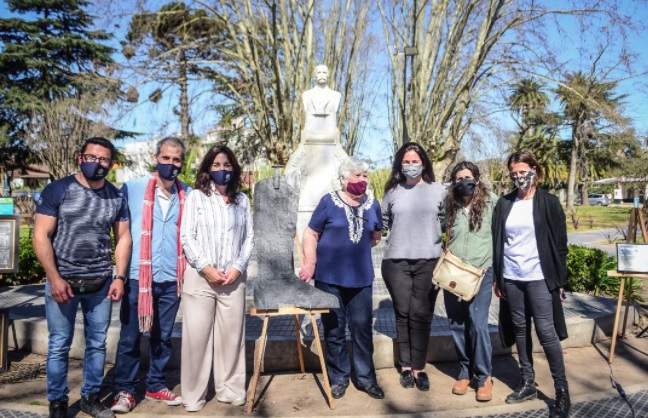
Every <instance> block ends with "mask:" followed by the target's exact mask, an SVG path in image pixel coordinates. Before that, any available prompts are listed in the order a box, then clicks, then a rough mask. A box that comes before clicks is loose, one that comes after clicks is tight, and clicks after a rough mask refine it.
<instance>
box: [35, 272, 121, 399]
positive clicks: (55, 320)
mask: <svg viewBox="0 0 648 418" xmlns="http://www.w3.org/2000/svg"><path fill="white" fill-rule="evenodd" d="M110 283H111V280H107V281H106V284H105V285H104V287H103V288H102V289H101V290H99V291H98V292H95V293H92V294H89V295H74V297H73V298H71V299H70V303H68V304H63V303H58V302H56V301H55V300H54V298H53V297H52V293H51V292H50V282H49V280H48V281H47V282H46V283H45V316H46V318H47V330H48V331H49V340H48V348H47V366H46V367H47V400H48V401H50V402H53V401H59V400H68V393H70V389H68V387H67V375H68V360H69V352H70V346H71V345H72V338H73V337H74V322H75V321H74V320H75V317H76V313H77V309H78V308H79V304H81V312H83V326H84V330H85V345H86V349H85V354H84V357H83V386H82V387H81V396H83V397H88V396H89V395H92V394H93V393H97V392H99V390H100V389H101V382H102V380H103V376H104V364H105V361H106V334H107V333H108V326H109V325H110V315H111V308H112V301H111V300H110V299H109V298H107V295H108V288H109V287H110Z"/></svg>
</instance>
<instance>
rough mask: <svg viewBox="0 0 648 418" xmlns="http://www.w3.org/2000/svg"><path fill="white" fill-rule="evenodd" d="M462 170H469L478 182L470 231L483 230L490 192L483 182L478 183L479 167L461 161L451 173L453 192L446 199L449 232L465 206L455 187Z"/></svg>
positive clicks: (474, 195) (473, 196)
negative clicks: (458, 174) (458, 213)
mask: <svg viewBox="0 0 648 418" xmlns="http://www.w3.org/2000/svg"><path fill="white" fill-rule="evenodd" d="M461 170H469V171H470V173H471V174H472V176H473V177H474V178H475V181H477V185H476V186H475V193H474V194H473V195H472V210H471V211H470V222H469V228H470V230H471V231H476V230H478V229H479V228H481V225H482V220H483V218H484V212H485V211H486V203H487V201H488V199H489V192H490V190H489V189H488V187H487V186H486V185H485V184H484V182H483V181H478V180H479V177H480V174H479V167H477V166H476V165H475V164H473V163H472V162H470V161H461V162H459V163H457V165H455V166H454V168H453V169H452V172H451V173H450V181H451V182H452V191H451V193H448V194H447V195H446V199H445V208H446V214H447V216H448V230H449V229H450V228H452V225H454V222H455V219H456V218H457V211H459V210H462V209H463V206H464V200H463V196H461V195H460V194H459V192H457V190H456V189H455V187H454V185H455V180H456V176H457V173H458V172H460V171H461Z"/></svg>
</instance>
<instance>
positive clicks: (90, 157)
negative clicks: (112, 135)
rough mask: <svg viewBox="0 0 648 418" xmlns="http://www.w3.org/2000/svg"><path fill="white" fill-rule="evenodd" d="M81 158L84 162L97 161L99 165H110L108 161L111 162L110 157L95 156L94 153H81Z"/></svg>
mask: <svg viewBox="0 0 648 418" xmlns="http://www.w3.org/2000/svg"><path fill="white" fill-rule="evenodd" d="M81 158H82V159H83V161H85V162H86V163H94V162H96V161H99V164H101V165H110V163H111V162H112V159H110V158H106V157H97V156H96V155H94V154H81Z"/></svg>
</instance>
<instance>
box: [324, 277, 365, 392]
mask: <svg viewBox="0 0 648 418" xmlns="http://www.w3.org/2000/svg"><path fill="white" fill-rule="evenodd" d="M315 287H316V288H318V289H320V290H322V291H324V292H326V293H330V294H332V295H334V296H335V297H336V298H337V299H338V301H339V302H340V307H339V308H337V309H331V310H330V312H329V313H327V314H322V325H323V326H324V342H325V346H326V368H327V369H328V376H329V379H330V381H331V385H348V384H349V379H350V377H351V363H350V362H349V352H348V350H347V341H346V327H347V322H348V324H349V331H350V332H351V343H352V350H353V360H352V361H353V371H354V373H355V377H356V384H357V385H358V387H360V388H365V387H367V386H371V385H375V384H376V383H377V380H376V369H375V367H374V362H373V335H372V330H373V329H372V323H371V322H372V315H371V309H372V301H371V297H372V291H371V286H365V287H342V286H336V285H332V284H328V283H323V282H320V281H315Z"/></svg>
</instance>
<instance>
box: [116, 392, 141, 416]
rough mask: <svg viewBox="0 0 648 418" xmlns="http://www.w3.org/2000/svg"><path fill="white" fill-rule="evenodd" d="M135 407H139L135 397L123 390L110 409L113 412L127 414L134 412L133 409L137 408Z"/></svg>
mask: <svg viewBox="0 0 648 418" xmlns="http://www.w3.org/2000/svg"><path fill="white" fill-rule="evenodd" d="M135 405H137V402H136V401H135V397H134V396H133V395H131V394H130V393H128V392H126V391H125V390H122V391H121V392H119V393H118V394H117V395H115V401H114V402H113V405H112V408H110V409H111V410H112V411H113V412H117V413H120V414H126V413H128V412H130V411H132V409H133V408H135Z"/></svg>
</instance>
